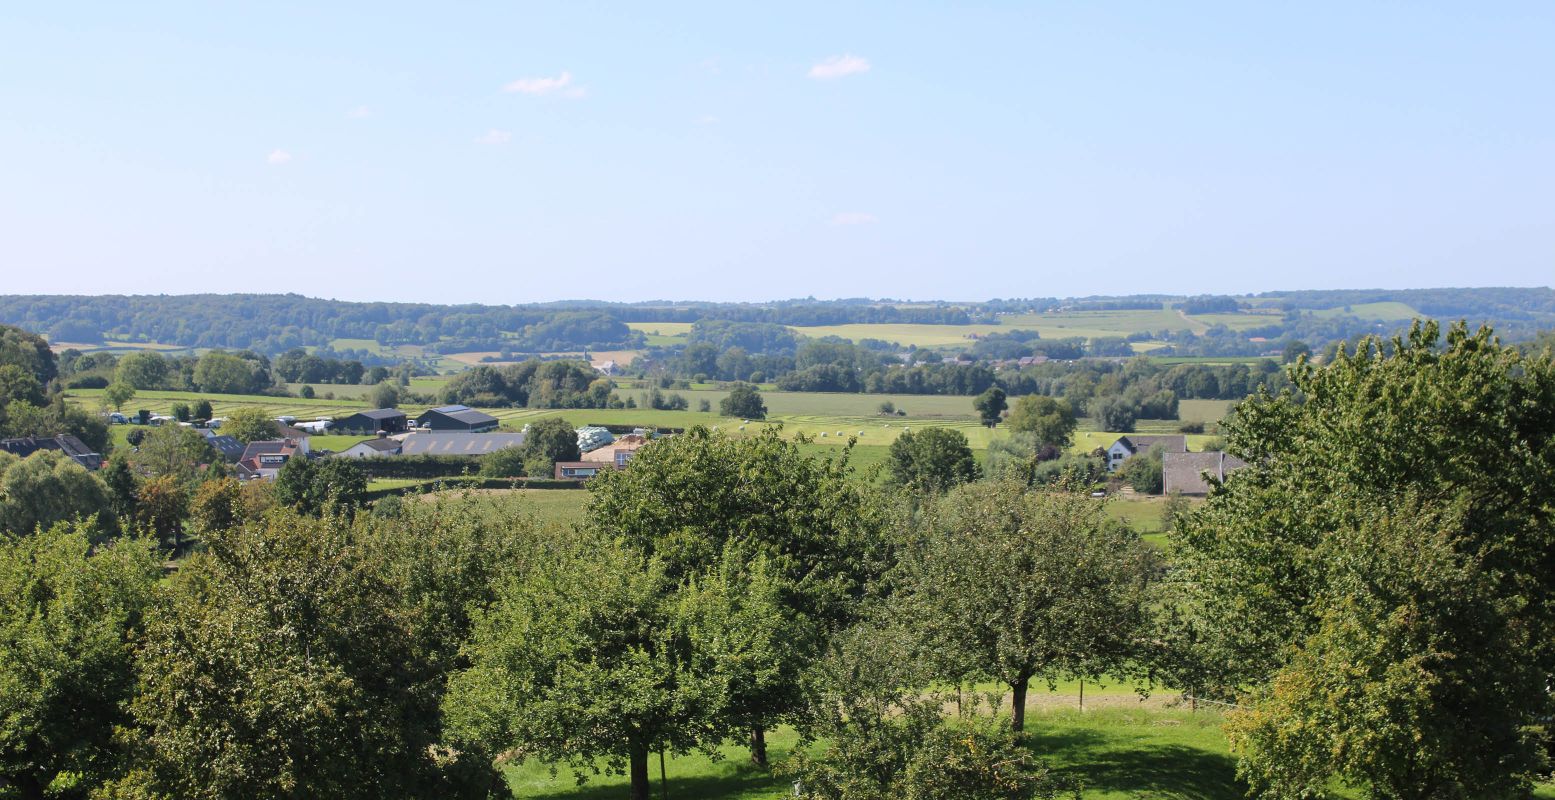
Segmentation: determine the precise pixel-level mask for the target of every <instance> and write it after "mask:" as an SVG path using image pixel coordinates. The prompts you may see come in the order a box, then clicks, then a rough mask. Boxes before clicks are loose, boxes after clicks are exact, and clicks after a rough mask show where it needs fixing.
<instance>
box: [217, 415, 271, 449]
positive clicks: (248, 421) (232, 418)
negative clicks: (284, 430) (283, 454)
mask: <svg viewBox="0 0 1555 800" xmlns="http://www.w3.org/2000/svg"><path fill="white" fill-rule="evenodd" d="M221 432H222V433H223V434H226V435H228V436H231V437H232V438H234V439H237V440H238V441H240V442H242V443H243V444H249V443H250V442H264V441H269V440H271V439H274V438H275V437H276V423H275V419H274V418H272V417H271V416H270V412H268V411H266V410H265V409H263V408H260V407H258V406H243V407H241V408H236V409H233V411H232V413H230V414H228V415H227V418H226V419H225V420H223V421H222V423H221Z"/></svg>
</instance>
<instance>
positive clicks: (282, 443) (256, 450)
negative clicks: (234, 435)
mask: <svg viewBox="0 0 1555 800" xmlns="http://www.w3.org/2000/svg"><path fill="white" fill-rule="evenodd" d="M288 446H290V443H289V442H287V441H286V440H285V439H270V440H267V441H262V442H249V443H248V446H247V447H245V448H243V456H242V458H241V459H239V460H241V461H247V460H249V459H251V458H258V457H260V456H269V455H275V454H277V453H280V452H281V451H283V450H285V449H286V448H287V447H288Z"/></svg>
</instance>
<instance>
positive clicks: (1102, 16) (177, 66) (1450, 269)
mask: <svg viewBox="0 0 1555 800" xmlns="http://www.w3.org/2000/svg"><path fill="white" fill-rule="evenodd" d="M326 6H327V7H326ZM1552 42H1555V3H1550V2H1547V0H1538V1H1537V2H1511V1H1508V2H1494V3H1461V2H1459V3H1429V2H1408V3H1406V2H1365V3H1354V2H1331V3H1330V2H1308V3H1245V2H1239V3H1230V2H1227V3H1194V2H1187V3H1159V2H1110V3H1105V2H1104V3H1078V2H1052V3H1048V2H1029V3H954V4H951V3H918V2H901V1H899V2H891V3H836V2H827V3H806V2H785V3H763V4H756V3H727V2H720V3H680V2H671V3H652V4H650V3H628V2H618V3H608V4H601V3H588V2H567V3H518V2H503V3H495V2H491V3H475V2H470V3H459V4H428V3H415V4H411V3H395V2H373V3H365V2H363V3H353V2H329V3H291V2H266V3H263V4H260V3H250V4H235V3H200V2H186V3H164V2H147V3H122V2H114V3H107V2H102V3H99V2H80V3H8V4H4V5H3V6H0V275H3V276H4V283H3V286H0V292H4V293H8V294H23V293H86V294H105V293H136V294H159V293H166V294H186V293H193V292H237V291H259V292H297V293H301V294H306V295H309V296H315V297H333V298H338V299H344V300H399V301H426V302H449V303H460V302H480V303H504V304H506V303H525V302H536V301H547V300H559V299H580V298H592V299H603V300H625V301H634V300H653V299H705V300H735V301H756V300H769V299H781V298H791V297H805V296H814V297H818V298H835V297H890V298H899V299H917V300H926V299H946V300H975V299H987V298H992V297H1005V298H1009V297H1046V296H1059V297H1065V296H1084V295H1090V294H1133V293H1169V294H1197V293H1209V292H1213V293H1242V292H1257V291H1268V290H1278V289H1300V288H1370V287H1387V288H1406V287H1410V288H1412V287H1433V286H1487V285H1499V286H1535V285H1537V286H1544V285H1550V284H1551V283H1555V280H1552V276H1555V46H1552Z"/></svg>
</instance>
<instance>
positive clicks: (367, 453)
mask: <svg viewBox="0 0 1555 800" xmlns="http://www.w3.org/2000/svg"><path fill="white" fill-rule="evenodd" d="M403 447H404V445H402V444H401V443H400V440H398V439H391V438H389V437H388V436H379V437H377V438H376V439H368V440H366V441H362V442H357V443H356V444H354V445H351V446H350V447H347V448H346V449H344V450H341V451H340V452H338V453H336V454H335V458H383V457H387V456H397V455H399V454H400V451H401V450H402V449H403Z"/></svg>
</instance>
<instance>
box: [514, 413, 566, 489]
mask: <svg viewBox="0 0 1555 800" xmlns="http://www.w3.org/2000/svg"><path fill="white" fill-rule="evenodd" d="M523 454H524V469H525V472H526V473H527V474H529V475H531V476H534V477H541V478H548V477H550V476H551V475H552V474H554V472H553V468H554V467H555V465H556V462H558V461H577V460H578V457H579V455H580V454H579V453H578V432H577V431H576V430H574V429H573V427H572V425H571V424H569V423H568V422H567V420H564V419H561V418H559V417H552V418H551V419H542V420H540V421H539V422H535V423H532V424H531V425H530V426H529V432H528V433H527V434H525V435H524V445H523Z"/></svg>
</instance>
